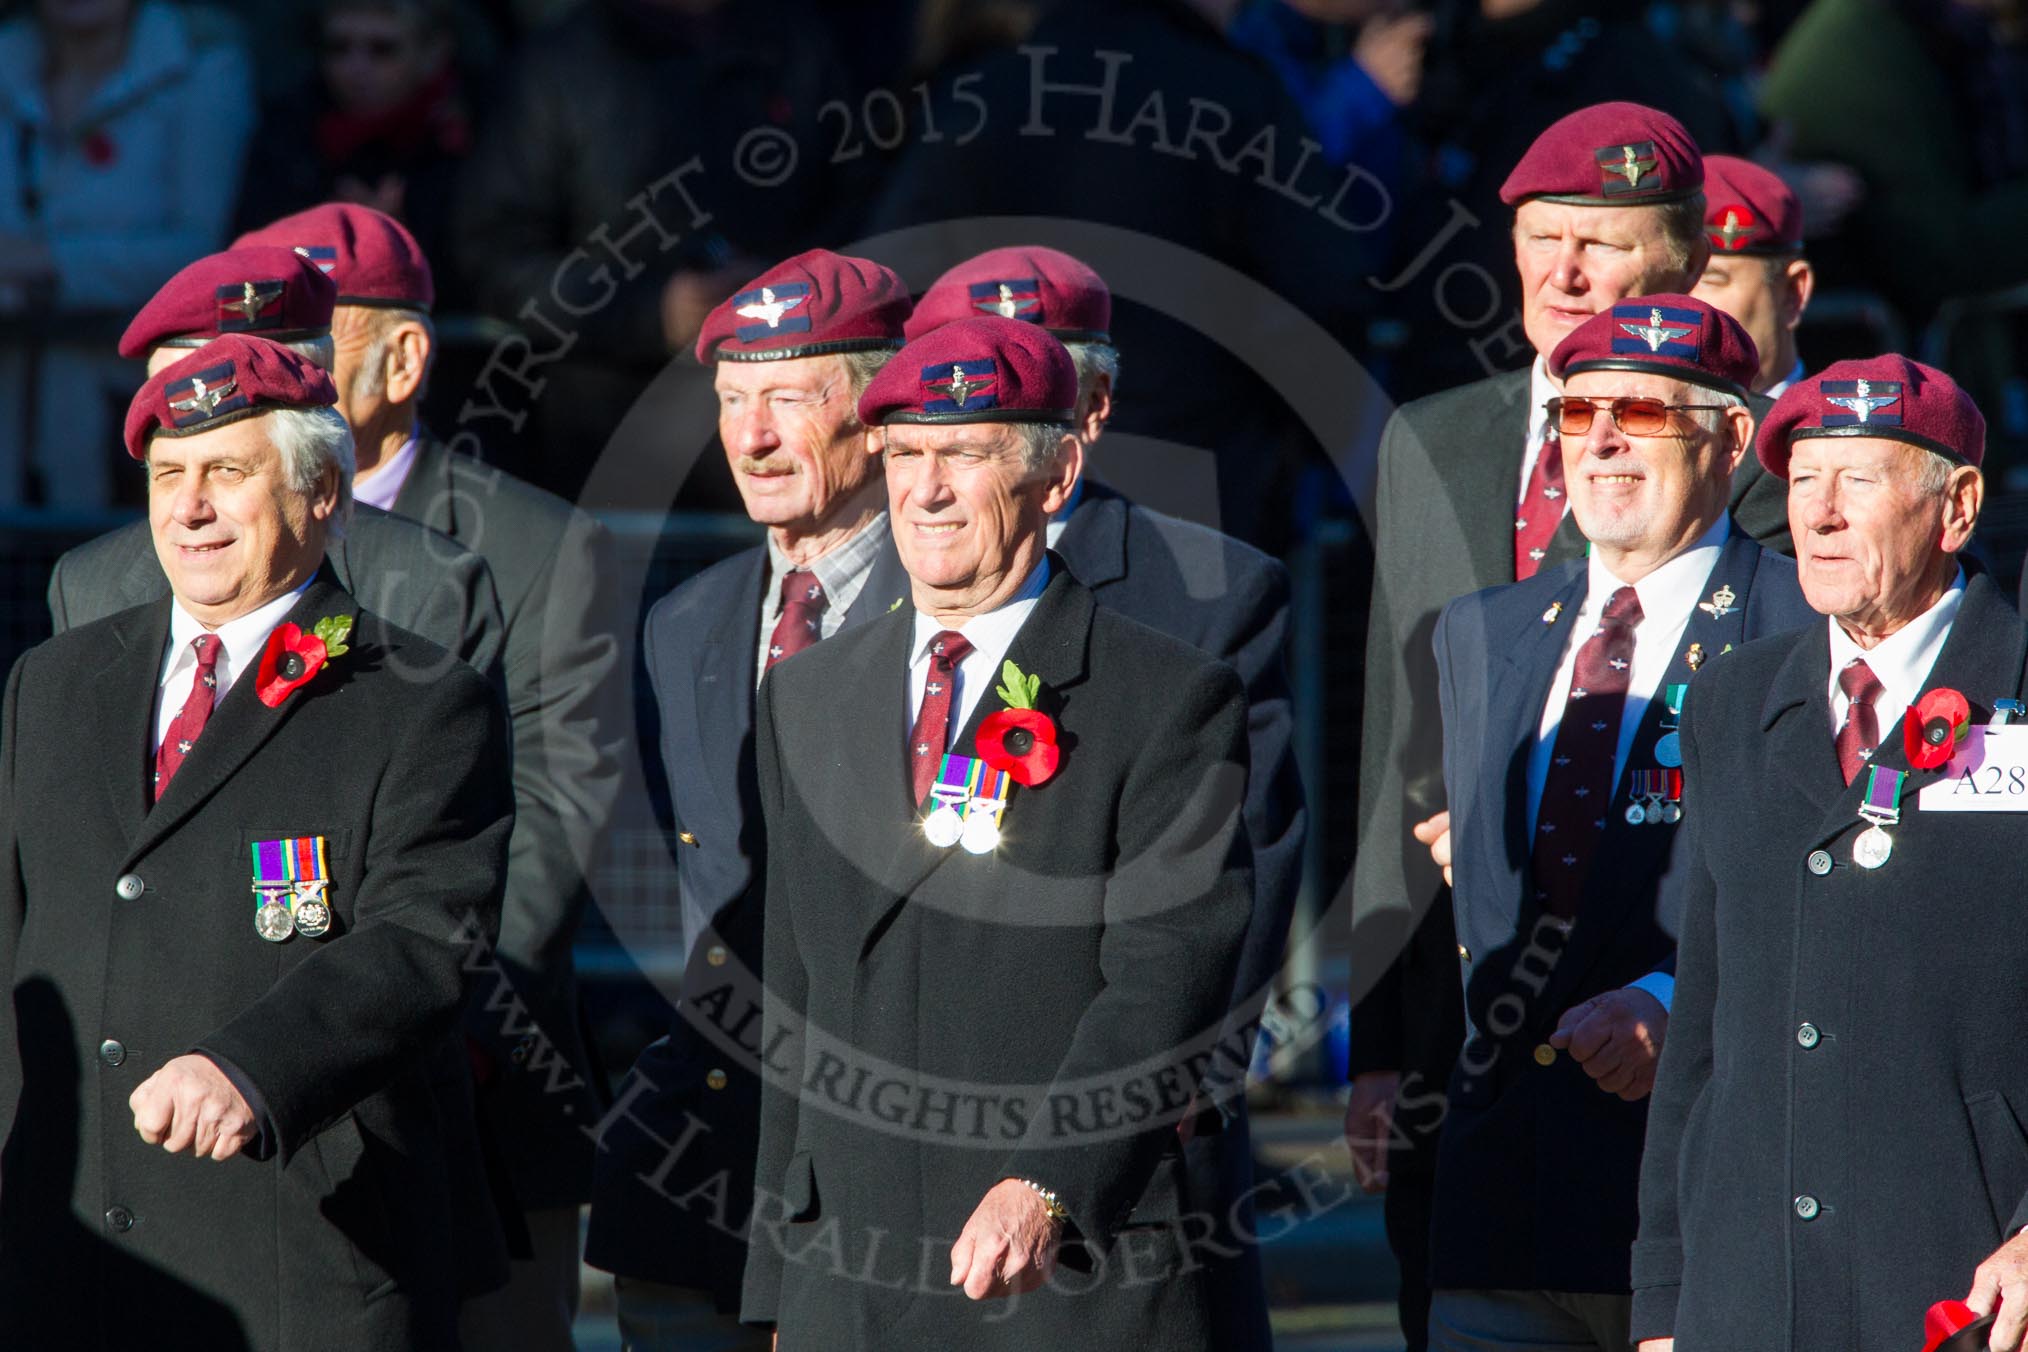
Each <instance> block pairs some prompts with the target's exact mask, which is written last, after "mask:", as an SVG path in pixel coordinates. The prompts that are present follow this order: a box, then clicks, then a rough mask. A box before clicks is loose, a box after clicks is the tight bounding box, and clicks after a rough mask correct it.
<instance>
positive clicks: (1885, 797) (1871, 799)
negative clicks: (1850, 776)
mask: <svg viewBox="0 0 2028 1352" xmlns="http://www.w3.org/2000/svg"><path fill="white" fill-rule="evenodd" d="M1907 778H1908V772H1907V771H1906V770H1890V769H1888V768H1887V767H1886V766H1884V765H1869V766H1867V767H1866V797H1865V800H1864V801H1863V802H1862V803H1861V804H1860V807H1859V815H1860V816H1861V817H1864V818H1865V819H1866V820H1867V821H1869V822H1873V823H1875V824H1876V825H1880V826H1892V825H1894V824H1895V823H1896V822H1898V821H1900V820H1901V785H1902V781H1904V780H1906V779H1907Z"/></svg>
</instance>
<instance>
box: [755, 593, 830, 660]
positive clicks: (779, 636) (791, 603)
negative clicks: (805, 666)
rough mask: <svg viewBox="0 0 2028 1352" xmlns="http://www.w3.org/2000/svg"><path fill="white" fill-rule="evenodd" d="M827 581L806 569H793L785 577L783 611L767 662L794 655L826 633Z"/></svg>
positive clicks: (771, 638)
mask: <svg viewBox="0 0 2028 1352" xmlns="http://www.w3.org/2000/svg"><path fill="white" fill-rule="evenodd" d="M824 602H825V596H824V584H823V583H821V582H819V581H817V575H816V574H815V573H813V572H811V571H810V570H809V569H807V568H792V569H790V570H789V571H788V572H787V573H786V574H784V575H783V577H782V613H781V617H780V618H779V619H777V620H776V621H775V628H774V633H773V634H771V635H770V636H769V638H768V665H769V666H770V667H772V666H773V665H774V664H775V663H777V662H779V661H781V660H782V659H783V658H784V657H794V656H795V655H796V654H797V653H799V652H801V651H802V650H803V649H805V648H807V647H809V646H810V645H811V644H813V643H815V642H816V641H817V640H818V639H820V638H822V637H823V636H824V634H823V630H822V629H821V628H820V626H821V625H822V624H823V621H822V620H821V619H820V618H819V617H820V616H822V615H823V613H824Z"/></svg>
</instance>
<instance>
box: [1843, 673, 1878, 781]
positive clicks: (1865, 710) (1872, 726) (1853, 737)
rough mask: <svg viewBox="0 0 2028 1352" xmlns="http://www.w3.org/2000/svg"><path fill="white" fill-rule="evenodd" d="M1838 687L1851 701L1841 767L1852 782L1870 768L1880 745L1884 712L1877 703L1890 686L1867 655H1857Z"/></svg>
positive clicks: (1846, 721)
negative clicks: (1870, 759)
mask: <svg viewBox="0 0 2028 1352" xmlns="http://www.w3.org/2000/svg"><path fill="white" fill-rule="evenodd" d="M1838 688H1839V689H1840V690H1842V691H1844V692H1845V698H1846V699H1848V700H1850V701H1851V703H1850V704H1847V705H1846V706H1845V722H1844V725H1843V726H1842V727H1840V728H1839V729H1838V768H1839V769H1840V770H1843V771H1844V772H1845V782H1846V783H1847V784H1850V783H1851V782H1852V781H1853V780H1855V779H1857V778H1859V772H1860V771H1861V770H1863V769H1865V768H1866V762H1867V760H1868V759H1869V758H1871V757H1872V755H1873V748H1875V747H1877V746H1879V745H1880V715H1879V713H1878V712H1877V711H1875V709H1874V707H1873V702H1874V701H1875V700H1877V699H1879V698H1880V697H1881V695H1883V694H1885V693H1886V690H1887V687H1886V686H1884V685H1882V684H1880V678H1879V677H1877V676H1875V675H1874V674H1873V668H1871V667H1869V666H1867V665H1866V659H1865V658H1863V657H1855V658H1853V659H1852V660H1851V661H1850V662H1847V663H1846V664H1845V669H1844V670H1843V671H1841V672H1839V673H1838Z"/></svg>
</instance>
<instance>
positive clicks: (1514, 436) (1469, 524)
mask: <svg viewBox="0 0 2028 1352" xmlns="http://www.w3.org/2000/svg"><path fill="white" fill-rule="evenodd" d="M1486 389H1487V398H1486V400H1485V402H1484V403H1483V404H1481V405H1480V406H1479V407H1478V408H1476V409H1473V410H1472V411H1471V416H1470V417H1468V418H1466V419H1463V420H1462V425H1460V426H1458V427H1456V428H1455V429H1452V428H1444V429H1441V430H1440V431H1439V432H1438V433H1437V435H1440V436H1442V437H1443V438H1444V441H1443V444H1442V445H1441V446H1429V447H1426V448H1425V451H1424V453H1425V454H1426V455H1428V456H1429V458H1430V463H1431V464H1432V465H1433V466H1435V468H1436V471H1437V473H1438V474H1440V475H1442V476H1443V478H1444V479H1445V480H1446V482H1447V483H1449V484H1450V485H1451V491H1450V493H1449V494H1448V495H1447V496H1448V498H1449V504H1450V506H1451V509H1452V510H1453V511H1455V512H1456V513H1457V519H1458V528H1459V530H1460V531H1462V532H1463V535H1464V543H1465V549H1466V551H1467V552H1468V553H1469V555H1470V557H1471V560H1472V571H1473V574H1474V575H1475V576H1477V577H1481V578H1484V579H1485V580H1486V581H1487V582H1488V583H1499V582H1512V581H1514V580H1515V579H1514V508H1515V506H1516V505H1517V504H1518V503H1519V501H1520V493H1521V457H1520V455H1519V454H1517V452H1519V451H1521V450H1523V449H1524V448H1525V447H1526V445H1527V441H1528V371H1527V370H1526V369H1523V370H1520V371H1515V372H1510V373H1509V374H1508V376H1507V377H1506V378H1505V379H1504V380H1498V381H1492V382H1488V384H1487V386H1486Z"/></svg>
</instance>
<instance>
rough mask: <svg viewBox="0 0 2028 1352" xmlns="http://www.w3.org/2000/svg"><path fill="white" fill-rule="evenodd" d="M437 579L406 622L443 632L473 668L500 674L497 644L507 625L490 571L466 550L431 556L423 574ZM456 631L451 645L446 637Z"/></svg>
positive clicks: (419, 630)
mask: <svg viewBox="0 0 2028 1352" xmlns="http://www.w3.org/2000/svg"><path fill="white" fill-rule="evenodd" d="M429 574H434V575H435V577H436V581H435V582H434V583H433V584H432V585H431V587H430V589H429V594H428V596H426V597H425V598H424V600H423V603H422V605H421V607H420V608H419V610H418V612H417V614H416V618H415V619H414V621H413V622H411V623H410V624H409V625H408V626H407V627H408V628H410V629H413V630H414V631H415V632H416V633H419V634H426V635H430V634H442V635H445V636H446V638H445V639H444V640H440V641H441V642H444V646H446V647H450V648H451V649H452V651H453V652H455V653H456V654H457V655H458V656H459V657H461V658H463V659H464V660H465V662H466V664H467V665H469V666H470V667H471V668H472V669H473V670H474V671H477V672H479V673H481V674H482V675H484V676H486V677H488V678H489V679H492V680H494V681H495V682H496V683H497V681H498V679H499V668H500V658H501V645H502V644H503V642H504V641H505V637H506V632H507V625H506V622H505V621H504V620H503V619H502V618H501V616H500V593H499V590H498V588H496V587H495V586H494V584H493V570H492V569H490V568H488V567H487V566H486V561H485V560H484V559H483V558H481V557H479V555H477V554H474V553H470V552H466V553H462V554H460V555H458V556H457V557H456V558H453V559H450V560H449V561H448V562H444V561H433V562H432V563H431V564H430V565H428V573H427V574H425V575H429ZM452 634H456V635H457V636H458V641H457V643H456V645H455V646H453V645H452V644H451V643H449V641H448V636H449V635H452Z"/></svg>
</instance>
